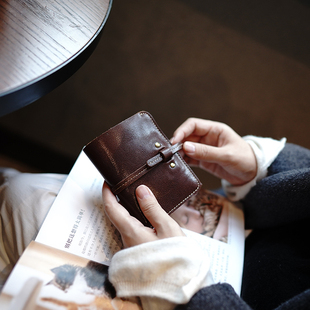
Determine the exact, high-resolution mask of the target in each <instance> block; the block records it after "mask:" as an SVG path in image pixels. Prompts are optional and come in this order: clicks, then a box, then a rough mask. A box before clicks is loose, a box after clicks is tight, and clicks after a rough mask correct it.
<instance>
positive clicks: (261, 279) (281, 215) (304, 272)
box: [176, 144, 310, 310]
mask: <svg viewBox="0 0 310 310" xmlns="http://www.w3.org/2000/svg"><path fill="white" fill-rule="evenodd" d="M242 202H243V204H244V210H245V225H246V228H251V229H254V230H253V232H252V233H251V234H250V236H249V237H248V238H247V239H246V242H245V260H244V270H243V281H242V291H241V298H240V297H238V296H237V294H235V292H234V290H233V288H232V287H231V286H230V285H228V284H215V285H211V286H209V287H206V288H203V289H201V290H200V291H199V292H197V293H196V294H195V295H194V296H193V298H192V299H191V300H190V302H189V303H188V304H186V305H179V306H177V307H176V309H177V310H185V309H187V310H196V309H197V310H198V309H199V310H202V309H204V310H208V309H215V310H216V309H230V310H234V309H236V310H237V309H238V310H243V309H244V310H248V309H257V310H258V309H259V310H260V309H262V310H271V309H276V310H286V309H294V310H295V309H300V310H302V309H310V245H309V240H310V150H308V149H305V148H302V147H300V146H297V145H294V144H286V146H285V147H284V149H283V150H282V151H281V152H280V154H279V155H278V157H277V158H276V159H275V161H274V162H273V163H272V164H271V166H270V167H269V169H268V175H267V177H266V178H264V179H263V180H261V181H260V182H258V183H257V185H256V186H254V187H253V188H252V189H251V191H250V192H249V193H248V195H247V196H246V197H245V199H244V200H243V201H242Z"/></svg>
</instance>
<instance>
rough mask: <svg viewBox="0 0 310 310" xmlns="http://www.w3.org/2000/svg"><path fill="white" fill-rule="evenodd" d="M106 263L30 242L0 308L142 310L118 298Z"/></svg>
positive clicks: (11, 275) (5, 289)
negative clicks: (109, 277) (110, 280)
mask: <svg viewBox="0 0 310 310" xmlns="http://www.w3.org/2000/svg"><path fill="white" fill-rule="evenodd" d="M107 274H108V266H106V265H102V264H99V263H96V262H94V261H91V260H88V259H85V258H82V257H80V256H76V255H73V254H70V253H68V252H64V251H61V250H56V249H54V248H51V247H49V246H46V245H43V244H41V243H38V242H35V241H33V242H32V243H31V244H30V245H29V246H28V247H27V249H26V250H25V252H24V253H23V255H22V256H21V258H20V259H19V261H18V263H17V265H16V266H15V267H14V270H13V272H12V273H11V274H10V276H9V278H8V280H7V282H6V284H5V286H4V288H3V290H2V292H1V295H0V308H1V310H44V309H46V310H64V309H76V310H77V309H79V310H82V309H84V310H86V309H93V310H112V309H114V310H115V309H126V310H141V308H140V306H139V305H138V304H136V303H133V302H130V301H127V300H122V299H119V298H117V297H116V296H115V290H114V288H113V287H112V285H111V284H110V283H109V281H108V276H107Z"/></svg>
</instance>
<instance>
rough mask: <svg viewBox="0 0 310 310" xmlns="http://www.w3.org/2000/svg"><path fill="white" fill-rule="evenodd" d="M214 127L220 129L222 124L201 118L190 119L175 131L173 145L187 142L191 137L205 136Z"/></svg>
mask: <svg viewBox="0 0 310 310" xmlns="http://www.w3.org/2000/svg"><path fill="white" fill-rule="evenodd" d="M214 126H219V127H220V126H222V124H221V123H218V122H213V121H209V120H204V119H200V118H189V119H187V120H186V121H185V122H184V123H183V124H181V125H180V126H179V127H178V128H177V129H176V130H175V132H174V134H173V140H172V141H173V144H174V143H177V142H181V141H184V140H185V139H186V140H187V138H188V137H189V136H204V135H206V134H207V133H208V132H209V131H210V129H211V128H212V127H214Z"/></svg>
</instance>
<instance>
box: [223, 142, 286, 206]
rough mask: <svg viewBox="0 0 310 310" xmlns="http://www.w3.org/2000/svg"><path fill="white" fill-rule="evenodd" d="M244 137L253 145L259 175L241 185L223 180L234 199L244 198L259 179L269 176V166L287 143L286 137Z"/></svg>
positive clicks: (228, 192) (230, 196)
mask: <svg viewBox="0 0 310 310" xmlns="http://www.w3.org/2000/svg"><path fill="white" fill-rule="evenodd" d="M243 139H244V140H245V141H246V142H247V143H248V144H249V145H250V146H251V147H252V149H253V152H254V154H255V157H256V161H257V166H258V169H257V175H256V177H255V178H254V179H253V180H252V181H250V182H248V183H246V184H244V185H241V186H233V185H231V184H230V183H229V182H227V181H226V180H222V186H223V189H224V191H225V193H226V195H227V197H228V198H229V199H230V200H232V201H238V200H240V199H242V198H244V197H245V196H246V194H247V193H248V192H249V191H250V189H251V188H252V187H253V186H255V185H256V183H257V182H258V181H260V180H261V179H263V178H264V177H266V176H267V169H268V167H269V166H270V165H271V163H272V162H273V161H274V160H275V159H276V157H277V156H278V154H279V153H280V152H281V151H282V149H283V148H284V146H285V143H286V138H282V139H281V140H274V139H271V138H262V137H255V136H245V137H243Z"/></svg>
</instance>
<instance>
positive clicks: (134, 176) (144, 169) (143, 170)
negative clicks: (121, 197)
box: [114, 166, 147, 192]
mask: <svg viewBox="0 0 310 310" xmlns="http://www.w3.org/2000/svg"><path fill="white" fill-rule="evenodd" d="M146 170H147V166H145V167H144V168H142V170H141V171H140V172H139V173H137V174H135V175H133V176H132V177H131V178H130V179H128V180H126V182H125V183H122V184H120V185H119V186H118V187H117V188H116V189H115V190H114V192H117V191H118V190H119V189H120V188H121V187H123V186H125V185H127V184H128V183H130V182H131V180H132V179H135V178H136V177H137V176H139V175H140V174H141V173H143V172H145V171H146Z"/></svg>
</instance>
